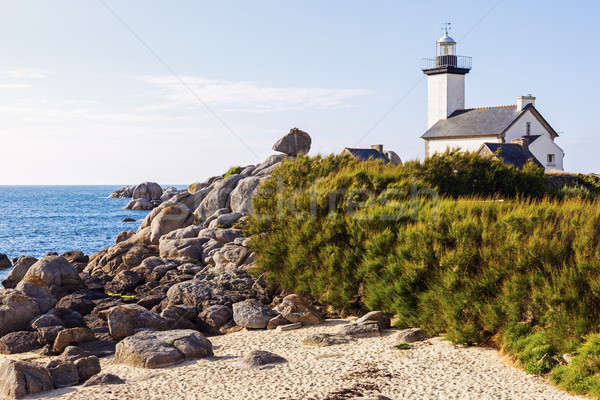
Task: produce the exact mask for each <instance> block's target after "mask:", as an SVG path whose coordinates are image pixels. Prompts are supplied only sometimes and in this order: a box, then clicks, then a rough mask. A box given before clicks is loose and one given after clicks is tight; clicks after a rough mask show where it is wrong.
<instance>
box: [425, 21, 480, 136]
mask: <svg viewBox="0 0 600 400" xmlns="http://www.w3.org/2000/svg"><path fill="white" fill-rule="evenodd" d="M443 31H444V32H443V35H442V37H441V38H440V39H439V40H438V41H437V42H436V56H435V58H425V59H423V64H422V67H421V69H422V71H423V73H424V74H425V75H427V128H428V129H429V128H431V127H432V126H433V125H434V124H435V123H436V122H438V121H439V120H442V119H446V118H448V116H450V115H451V114H452V113H453V112H454V111H456V110H460V109H463V108H465V75H466V74H468V73H469V71H470V70H471V57H465V56H458V55H456V41H455V40H454V39H452V38H451V37H450V35H449V31H450V23H446V24H444V28H443Z"/></svg>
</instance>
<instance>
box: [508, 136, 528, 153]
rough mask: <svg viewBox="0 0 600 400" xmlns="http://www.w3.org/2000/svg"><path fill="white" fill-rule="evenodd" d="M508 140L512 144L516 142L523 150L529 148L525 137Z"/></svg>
mask: <svg viewBox="0 0 600 400" xmlns="http://www.w3.org/2000/svg"><path fill="white" fill-rule="evenodd" d="M510 142H511V143H514V144H518V145H519V146H521V147H522V148H524V149H525V150H529V139H527V138H526V137H520V138H515V139H513V140H511V141H510Z"/></svg>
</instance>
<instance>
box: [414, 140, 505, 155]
mask: <svg viewBox="0 0 600 400" xmlns="http://www.w3.org/2000/svg"><path fill="white" fill-rule="evenodd" d="M501 142H502V140H501V139H499V138H498V137H497V136H482V137H478V138H463V139H460V138H444V139H425V155H426V156H427V157H430V156H432V155H433V154H435V153H443V152H445V151H446V150H447V149H451V150H452V149H454V148H459V149H460V150H462V151H477V150H479V148H480V147H481V145H482V144H484V143H501Z"/></svg>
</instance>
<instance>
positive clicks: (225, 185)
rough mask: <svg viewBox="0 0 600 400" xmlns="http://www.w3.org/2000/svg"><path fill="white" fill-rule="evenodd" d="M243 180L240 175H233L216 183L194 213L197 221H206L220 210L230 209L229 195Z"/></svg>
mask: <svg viewBox="0 0 600 400" xmlns="http://www.w3.org/2000/svg"><path fill="white" fill-rule="evenodd" d="M242 178H243V176H242V175H240V174H233V175H229V176H228V177H227V178H223V179H222V180H220V181H217V182H215V183H214V186H213V188H212V190H211V191H210V192H209V193H208V194H207V195H206V197H205V198H204V200H202V202H201V203H200V206H199V207H198V208H197V209H196V211H194V214H195V217H196V221H197V222H200V221H204V220H205V219H206V218H208V217H210V216H211V215H212V214H213V213H214V212H215V211H217V210H218V209H220V208H225V207H228V206H229V195H230V194H231V191H232V190H233V189H234V188H235V186H236V185H237V183H238V182H239V181H240V180H241V179H242Z"/></svg>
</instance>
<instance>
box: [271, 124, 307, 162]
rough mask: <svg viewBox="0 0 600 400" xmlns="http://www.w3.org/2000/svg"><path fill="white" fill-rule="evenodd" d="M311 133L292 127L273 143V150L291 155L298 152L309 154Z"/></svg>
mask: <svg viewBox="0 0 600 400" xmlns="http://www.w3.org/2000/svg"><path fill="white" fill-rule="evenodd" d="M310 145H311V138H310V135H309V134H308V133H306V132H304V131H301V130H300V129H298V128H292V129H290V132H289V133H288V134H287V135H285V136H284V137H282V138H281V139H279V140H278V141H277V143H275V144H274V145H273V150H275V151H279V152H282V153H284V154H287V155H290V156H296V155H298V154H307V153H308V152H309V151H310Z"/></svg>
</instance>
